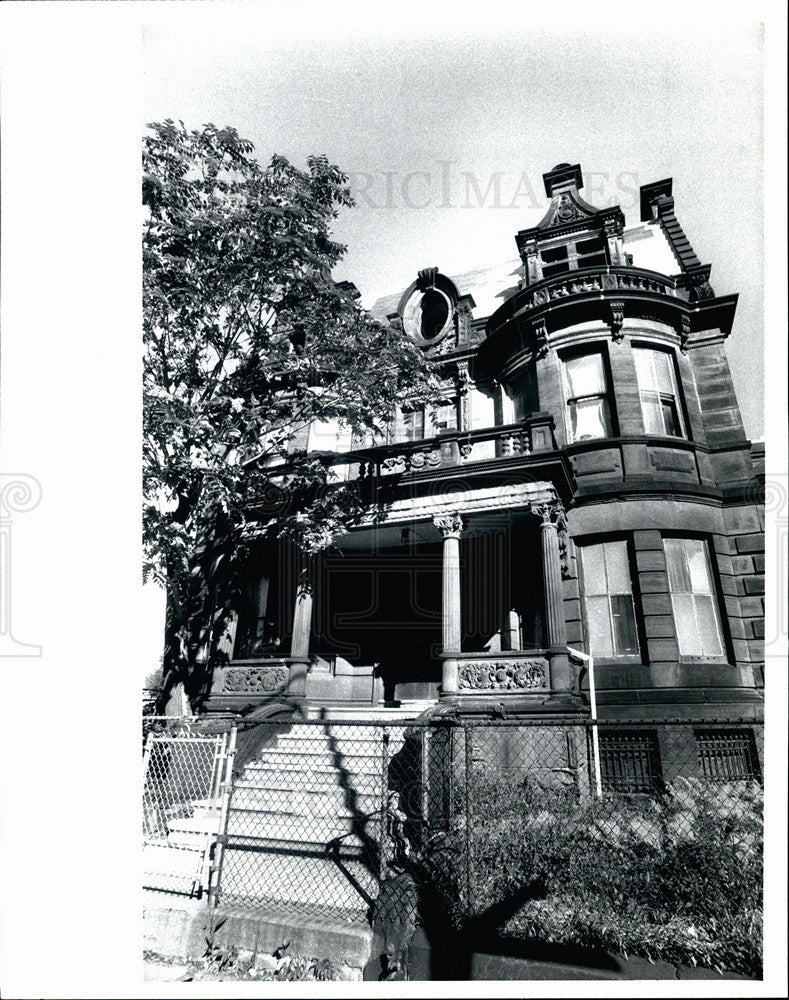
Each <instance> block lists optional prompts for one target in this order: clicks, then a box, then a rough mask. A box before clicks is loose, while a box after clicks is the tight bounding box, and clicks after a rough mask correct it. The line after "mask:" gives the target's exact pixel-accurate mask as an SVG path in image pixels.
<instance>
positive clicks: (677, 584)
mask: <svg viewBox="0 0 789 1000" xmlns="http://www.w3.org/2000/svg"><path fill="white" fill-rule="evenodd" d="M663 549H664V551H665V553H666V566H667V569H668V586H669V591H670V592H671V607H672V610H673V612H674V625H675V628H676V632H677V642H678V643H679V653H680V656H723V655H724V649H723V637H722V634H721V624H720V618H719V616H718V606H717V599H716V596H715V588H714V586H713V577H712V566H711V564H710V558H709V553H708V551H707V546H706V544H705V543H704V542H703V541H702V540H701V539H700V538H664V539H663Z"/></svg>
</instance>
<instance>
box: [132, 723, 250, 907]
mask: <svg viewBox="0 0 789 1000" xmlns="http://www.w3.org/2000/svg"><path fill="white" fill-rule="evenodd" d="M235 735H236V734H235V729H232V730H231V731H230V732H229V733H221V734H216V735H205V734H202V733H199V734H198V733H192V732H190V731H189V726H188V724H181V725H180V726H179V731H178V732H177V733H175V732H173V731H170V732H151V733H149V734H148V738H147V740H146V744H145V755H144V758H143V885H144V886H145V887H146V888H149V889H161V890H166V891H168V892H179V893H185V894H187V895H190V896H191V895H196V896H200V895H201V894H202V893H204V892H206V891H209V890H210V889H212V888H214V889H215V888H216V887H215V886H214V885H212V878H213V879H214V881H216V880H217V879H218V877H219V872H220V871H221V850H222V841H223V837H222V834H223V833H224V831H225V827H226V825H227V809H228V799H229V795H230V775H231V769H232V761H233V754H234V751H235Z"/></svg>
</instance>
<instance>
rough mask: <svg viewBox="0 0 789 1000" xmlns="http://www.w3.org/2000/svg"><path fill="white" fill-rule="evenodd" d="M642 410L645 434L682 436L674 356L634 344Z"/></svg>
mask: <svg viewBox="0 0 789 1000" xmlns="http://www.w3.org/2000/svg"><path fill="white" fill-rule="evenodd" d="M633 357H634V358H635V361H636V377H637V378H638V391H639V394H640V396H641V413H642V414H643V417H644V430H645V431H646V432H647V434H665V435H668V436H669V437H685V425H684V423H683V420H682V413H681V410H680V406H679V393H678V391H677V381H676V378H675V376H674V360H673V358H672V356H671V355H670V354H668V353H667V352H666V351H654V350H652V349H651V348H647V347H634V348H633Z"/></svg>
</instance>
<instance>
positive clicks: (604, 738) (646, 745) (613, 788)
mask: <svg viewBox="0 0 789 1000" xmlns="http://www.w3.org/2000/svg"><path fill="white" fill-rule="evenodd" d="M600 779H601V783H602V786H603V790H604V791H609V792H625V793H630V794H636V793H646V794H655V793H657V792H660V791H662V788H663V775H662V771H661V767H660V752H659V750H658V742H657V733H654V732H650V731H647V732H645V731H642V730H632V731H631V730H619V731H613V732H612V731H610V730H609V731H607V732H606V731H602V732H601V733H600Z"/></svg>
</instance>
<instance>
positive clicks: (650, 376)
mask: <svg viewBox="0 0 789 1000" xmlns="http://www.w3.org/2000/svg"><path fill="white" fill-rule="evenodd" d="M633 358H634V359H635V362H636V378H637V380H638V388H639V389H641V390H642V391H644V390H651V391H653V392H654V391H656V390H657V385H656V384H655V382H656V379H655V374H654V368H653V365H652V351H645V350H644V348H643V347H634V348H633Z"/></svg>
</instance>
